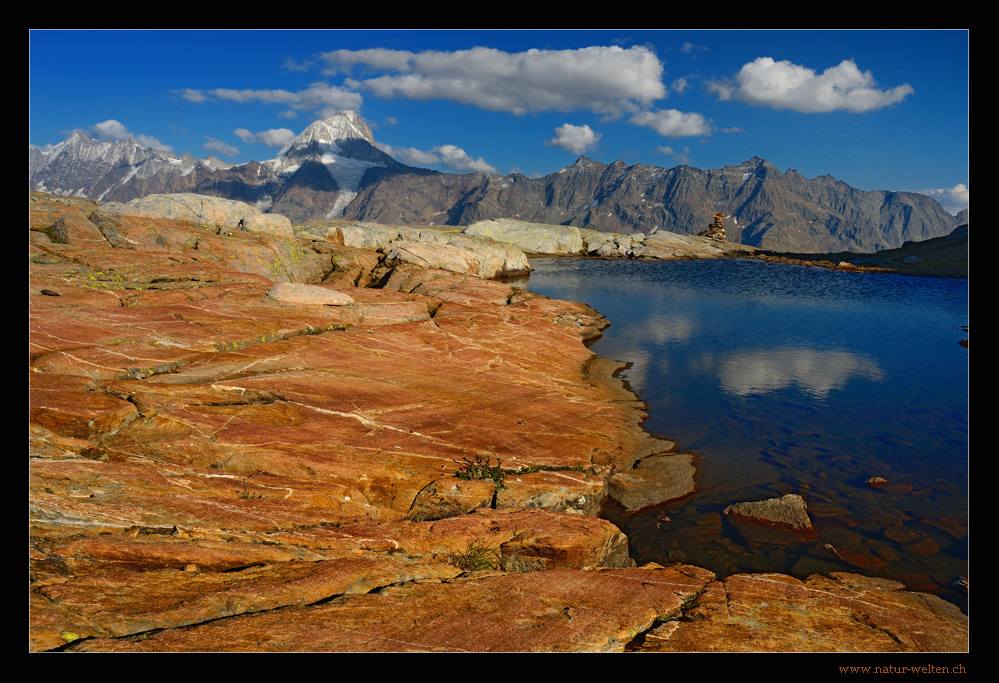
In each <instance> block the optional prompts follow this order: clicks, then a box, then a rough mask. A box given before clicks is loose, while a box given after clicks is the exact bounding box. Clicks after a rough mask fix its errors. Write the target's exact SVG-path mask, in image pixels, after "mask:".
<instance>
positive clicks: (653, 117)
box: [629, 109, 711, 138]
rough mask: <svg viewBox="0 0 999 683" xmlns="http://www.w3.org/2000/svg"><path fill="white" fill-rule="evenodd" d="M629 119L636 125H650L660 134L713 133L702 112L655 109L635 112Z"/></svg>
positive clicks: (687, 134)
mask: <svg viewBox="0 0 999 683" xmlns="http://www.w3.org/2000/svg"><path fill="white" fill-rule="evenodd" d="M629 121H630V122H631V123H634V124H635V125H636V126H648V127H649V128H651V129H652V130H654V131H656V132H657V133H659V134H660V135H664V136H666V137H670V138H682V137H688V136H691V135H711V124H710V123H709V122H708V120H707V119H706V118H704V116H703V115H702V114H698V113H696V112H686V113H685V112H682V111H677V110H676V109H653V110H652V111H641V112H638V113H637V114H634V115H633V116H632V117H631V118H630V119H629Z"/></svg>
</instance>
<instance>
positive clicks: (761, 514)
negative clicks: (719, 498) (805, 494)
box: [725, 493, 812, 530]
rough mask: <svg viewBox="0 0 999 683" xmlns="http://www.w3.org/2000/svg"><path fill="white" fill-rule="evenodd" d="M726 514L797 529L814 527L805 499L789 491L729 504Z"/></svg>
mask: <svg viewBox="0 0 999 683" xmlns="http://www.w3.org/2000/svg"><path fill="white" fill-rule="evenodd" d="M725 514H726V515H733V516H735V517H742V518H745V519H751V520H754V521H757V522H763V523H765V524H773V525H776V526H783V527H788V528H791V529H797V530H810V529H811V528H812V520H810V519H809V518H808V512H807V510H806V507H805V499H804V498H802V497H801V496H800V495H798V494H797V493H788V494H787V495H784V496H781V497H780V498H768V499H767V500H760V501H753V502H746V503H736V504H735V505H729V506H728V507H727V508H725Z"/></svg>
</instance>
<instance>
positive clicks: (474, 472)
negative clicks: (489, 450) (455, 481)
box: [454, 455, 507, 490]
mask: <svg viewBox="0 0 999 683" xmlns="http://www.w3.org/2000/svg"><path fill="white" fill-rule="evenodd" d="M455 462H457V461H455ZM464 463H465V464H464V465H463V466H462V468H461V469H460V470H458V471H457V472H455V473H454V476H456V477H458V478H459V479H463V480H465V481H470V480H472V479H489V480H491V481H492V482H493V483H494V484H496V488H497V489H499V490H502V489H505V488H506V484H504V483H503V479H504V478H505V477H506V475H507V471H506V470H504V469H503V467H502V465H503V463H502V462H501V461H500V459H499V458H496V467H493V466H491V465H490V464H489V458H488V457H486V458H484V457H482V456H481V455H476V456H475V457H474V459H472V460H469V459H468V458H465V459H464Z"/></svg>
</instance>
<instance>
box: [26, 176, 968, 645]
mask: <svg viewBox="0 0 999 683" xmlns="http://www.w3.org/2000/svg"><path fill="white" fill-rule="evenodd" d="M33 196H34V195H30V196H29V208H30V212H29V213H30V220H29V230H30V234H31V238H32V239H31V251H30V261H31V265H30V267H29V320H30V322H29V332H30V337H29V341H30V352H29V399H30V404H31V406H30V417H29V492H30V493H29V506H30V507H29V510H30V512H29V520H30V523H29V540H30V551H29V565H30V573H29V579H30V583H29V596H30V597H29V602H30V611H29V644H30V645H29V647H30V649H31V650H33V651H45V650H60V651H168V652H181V651H293V650H299V651H342V652H348V651H349V652H354V651H408V650H412V651H587V652H589V651H621V650H624V649H626V648H628V647H632V648H633V649H635V648H639V647H640V648H641V649H651V648H653V646H655V648H659V649H662V648H663V647H665V648H666V649H668V648H669V647H680V648H687V649H688V650H689V649H690V648H694V649H695V650H696V649H698V648H703V647H704V646H705V644H710V646H711V648H712V649H726V648H727V649H740V648H743V649H744V648H747V647H748V648H750V649H755V651H764V650H767V649H773V647H774V645H773V643H777V642H779V643H781V645H780V646H781V647H798V648H800V647H805V646H807V643H805V642H801V641H796V640H794V639H793V633H794V629H793V630H792V631H789V632H788V634H789V635H787V636H781V637H783V638H786V639H787V638H789V639H790V640H783V641H782V640H780V637H778V636H776V635H775V634H777V633H778V631H779V630H780V629H781V628H783V626H781V624H782V623H783V622H782V620H781V618H779V616H780V615H777V614H773V613H770V614H769V615H766V616H764V615H762V614H761V618H762V619H763V621H764V622H766V623H768V624H770V626H769V628H770V629H771V630H772V632H771V633H769V634H768V635H767V638H769V639H770V640H761V639H760V638H759V637H758V635H757V636H754V635H752V634H746V635H739V636H738V637H736V638H734V639H733V638H732V637H728V636H723V635H719V634H715V635H711V634H710V633H709V631H708V630H706V629H707V627H708V626H709V625H710V624H712V623H713V624H718V623H720V622H718V621H717V619H718V618H722V617H721V615H718V614H716V615H715V616H713V617H712V618H711V619H707V620H706V621H703V620H702V621H690V622H689V623H688V622H687V621H686V620H684V619H683V618H682V617H684V616H685V615H688V614H693V613H695V612H696V613H698V614H703V615H709V613H710V612H711V610H712V609H713V608H712V607H711V605H716V604H717V603H716V602H715V598H716V591H717V590H719V589H722V588H723V586H725V588H723V590H725V591H726V594H727V595H728V596H729V597H727V598H725V600H726V601H728V602H726V603H724V604H728V603H729V602H730V603H731V604H732V605H733V606H735V605H736V603H737V602H738V603H739V604H740V605H742V604H744V605H746V606H747V607H745V609H751V610H759V609H770V608H769V607H767V605H770V604H772V603H773V601H774V599H775V597H776V595H777V594H778V593H772V591H773V590H774V587H770V586H764V587H763V588H764V590H763V592H762V593H760V594H759V595H758V596H757V597H756V598H753V597H752V596H751V595H750V593H745V594H743V593H742V589H741V588H739V586H738V585H737V584H738V583H739V582H740V581H742V582H745V581H749V580H751V579H748V578H746V577H743V578H738V577H730V578H729V579H726V580H725V582H719V581H715V577H714V575H713V574H712V573H711V572H709V571H707V570H704V569H703V568H698V567H693V566H688V565H674V566H670V567H660V566H645V567H642V568H638V567H634V566H632V565H633V563H632V562H631V561H630V557H629V556H628V553H627V547H628V546H627V538H626V537H625V536H624V534H623V533H622V532H621V531H620V530H619V529H618V528H617V527H616V526H615V525H613V524H611V523H610V522H607V521H606V520H603V519H601V518H599V517H597V516H595V515H594V513H593V511H595V510H598V507H599V501H600V500H601V499H602V497H603V496H604V495H605V493H606V489H607V484H606V483H605V482H607V481H608V480H609V479H610V478H612V477H613V475H614V473H615V470H616V471H617V472H637V471H638V470H634V468H633V465H634V464H635V463H636V462H637V461H640V460H641V459H642V458H643V457H645V458H647V457H653V456H656V455H659V454H664V453H667V452H668V450H667V449H665V448H664V446H665V445H666V444H672V442H670V441H668V440H665V439H663V438H662V437H658V436H656V435H653V434H650V433H649V432H647V431H646V430H645V428H644V422H645V419H646V417H647V413H646V412H645V411H644V409H645V408H647V405H646V404H645V402H644V401H641V400H640V397H639V396H638V394H637V393H635V392H634V391H632V390H631V388H630V387H628V386H627V383H626V381H625V380H624V379H622V378H620V377H618V376H617V373H619V372H620V370H621V369H623V366H622V364H621V363H620V361H614V360H612V359H606V358H602V357H600V356H597V355H596V354H594V353H593V352H592V351H591V350H590V349H589V348H588V347H587V346H585V344H584V340H586V339H593V338H595V335H599V333H600V330H601V329H603V327H601V325H603V323H604V322H607V321H606V318H605V317H604V316H603V315H601V314H599V313H598V312H596V311H594V310H593V309H592V308H590V307H589V306H587V305H585V304H580V303H575V302H571V301H556V300H551V299H547V298H545V297H541V296H537V295H528V294H525V293H523V292H522V293H520V294H518V293H517V291H516V290H514V289H512V288H510V287H509V286H507V285H505V284H503V283H501V282H493V281H488V280H483V279H481V278H478V277H473V276H468V275H460V274H455V273H453V272H446V271H442V270H439V269H432V268H425V267H417V266H412V265H396V266H394V268H393V269H392V270H391V271H389V270H379V269H380V268H383V266H382V265H381V261H380V259H381V257H380V256H379V254H377V253H375V252H373V251H366V250H360V249H354V248H350V247H343V246H339V245H335V244H333V245H331V244H329V243H327V242H325V241H322V240H316V239H312V238H309V239H298V238H292V237H287V236H275V235H261V234H254V233H241V232H238V231H227V230H225V229H223V227H224V226H223V227H220V228H219V229H218V230H214V231H206V230H205V229H204V228H202V227H197V226H191V225H187V224H184V223H183V222H180V221H177V220H176V219H164V218H158V217H149V216H132V215H126V214H118V213H112V212H111V210H110V209H111V208H112V207H109V206H106V205H101V204H100V203H99V202H92V201H89V200H77V199H73V198H62V197H60V198H53V199H49V198H47V197H44V196H42V197H38V198H35V199H32V198H31V197H33ZM102 207H103V208H102ZM108 235H111V236H112V237H111V238H109V237H108ZM53 236H55V237H58V240H56V239H53ZM112 238H113V240H114V243H115V244H117V245H119V246H112V244H110V243H109V242H111V240H112ZM121 245H131V247H134V248H119V247H120V246H121ZM164 245H165V246H164ZM192 245H196V246H192ZM310 280H311V281H313V282H319V284H313V285H304V286H303V287H299V288H284V289H282V288H275V286H274V285H275V282H279V281H285V282H295V283H305V282H309V281H310ZM374 281H378V282H379V283H380V284H381V285H382V287H381V288H378V289H371V288H367V287H366V286H365V285H364V284H363V283H370V282H374ZM288 289H291V291H292V294H293V295H295V296H299V295H301V296H303V297H306V298H305V299H302V300H296V301H289V300H283V299H282V298H281V297H282V296H285V295H286V290H288ZM334 292H335V293H337V295H338V296H339V295H343V294H344V293H346V294H348V295H349V299H350V302H349V303H347V302H344V301H338V303H336V304H329V303H326V302H327V301H330V299H329V298H328V297H329V296H330V295H331V294H332V293H334ZM308 297H319V300H320V303H318V304H317V303H314V302H312V300H311V299H308ZM602 321H603V322H602ZM605 326H606V325H604V327H605ZM483 461H484V463H485V467H484V468H483V467H479V468H478V469H475V468H474V467H472V466H473V465H476V466H477V463H478V464H481V463H482V462H483ZM494 461H495V462H496V465H495V467H494V466H493V462H494ZM463 463H464V464H463ZM587 465H589V466H592V472H590V471H587V467H586V466H587ZM501 466H502V468H509V469H511V470H514V469H515V470H516V471H514V472H512V473H503V474H505V477H503V476H495V477H494V478H491V476H490V475H495V474H496V472H495V470H496V469H499V468H500V467H501ZM458 475H468V476H467V477H463V476H458ZM483 475H486V476H483ZM595 506H596V507H595ZM788 581H790V582H789V583H788ZM779 583H780V585H781V586H783V588H780V591H783V592H785V593H786V591H787V590H792V592H794V591H799V592H802V593H801V594H802V595H811V596H813V597H814V596H815V595H821V596H823V599H824V600H827V602H828V610H827V611H823V610H816V609H811V610H810V611H809V612H808V614H809V616H810V618H813V619H817V618H821V619H830V620H833V621H834V620H836V619H842V618H843V615H844V614H848V615H854V614H856V613H857V611H858V610H862V609H867V608H866V607H865V605H867V604H870V602H871V601H876V602H878V603H879V604H881V603H883V612H882V613H879V615H878V616H877V617H876V619H877V620H878V621H877V625H878V628H879V629H880V630H878V631H876V632H872V631H871V630H870V627H869V626H866V625H865V626H863V628H859V627H857V626H855V625H854V624H855V620H854V619H853V617H852V616H849V617H848V618H847V622H846V624H847V625H848V626H849V628H851V629H853V631H851V635H850V639H849V640H837V641H831V640H829V641H824V642H823V646H822V647H823V649H830V648H831V649H839V650H849V649H856V648H860V649H871V650H872V651H881V650H891V651H895V650H908V651H941V650H946V649H957V650H960V649H961V647H962V645H961V644H962V643H965V645H964V647H966V641H967V627H966V617H963V616H961V615H955V614H954V613H953V612H952V611H950V610H949V609H948V608H947V607H945V606H942V605H939V604H937V603H935V602H932V601H931V602H930V603H929V604H925V603H924V602H920V600H922V598H920V597H919V596H918V594H910V593H908V592H906V591H903V590H901V589H900V586H899V585H897V584H894V583H892V582H887V583H885V582H880V583H879V582H874V583H871V582H869V581H867V580H865V579H863V578H862V577H859V576H855V575H852V574H844V575H843V576H841V577H838V578H835V579H833V580H832V583H830V584H823V585H822V586H820V585H818V584H808V583H807V582H802V581H798V580H791V579H790V577H784V578H782V579H780V582H779ZM847 585H850V586H854V585H858V586H859V585H864V586H866V588H865V590H866V591H867V592H866V597H865V601H864V602H860V601H850V600H846V601H845V602H844V600H845V599H843V598H836V597H835V596H836V594H837V593H836V591H837V590H839V588H836V586H839V587H842V586H847ZM754 590H756V591H757V592H758V590H759V587H757V588H755V589H754ZM780 591H778V592H780ZM513 594H516V595H518V596H519V597H518V599H517V600H511V599H510V596H511V595H513ZM123 595H127V596H128V600H124V599H123V598H122V596H123ZM740 596H742V597H740ZM760 596H762V598H761V597H760ZM761 599H762V602H761ZM782 599H783V600H784V601H785V604H786V605H787V606H788V608H789V609H792V612H791V613H793V612H794V610H795V609H800V608H799V607H795V605H796V604H797V603H796V602H795V600H796V598H794V597H793V596H792V597H788V596H785V598H782ZM743 600H745V601H748V602H745V603H744V602H741V601H743ZM837 600H838V602H837ZM899 600H902V603H904V604H905V605H906V606H905V607H904V609H903V610H902V611H903V612H906V610H912V609H915V610H916V614H918V619H914V620H913V619H910V620H909V622H910V623H906V624H904V626H899V625H898V624H897V622H898V615H899V613H900V612H899V610H900V608H899V607H898V605H899V604H901V603H899ZM813 604H814V600H813ZM844 605H846V607H844ZM740 609H742V608H740ZM844 609H845V610H846V611H845V612H844ZM882 615H883V616H882ZM833 621H830V623H833ZM421 624H422V625H428V624H433V626H432V627H417V625H421ZM691 625H692V626H693V627H694V628H695V629H701V631H700V633H701V636H695V637H693V640H690V641H687V640H686V636H685V635H684V634H685V633H686V632H687V629H688V628H689V627H690V626H691ZM899 629H903V630H899ZM916 631H918V632H916ZM887 632H891V633H896V632H897V633H899V634H902V635H901V636H896V637H894V638H891V637H887V636H885V635H884V634H885V633H887ZM879 634H880V635H879ZM837 637H840V636H837ZM705 638H706V639H707V640H705ZM774 638H776V640H773V639H774ZM871 638H873V640H871ZM771 641H772V642H771Z"/></svg>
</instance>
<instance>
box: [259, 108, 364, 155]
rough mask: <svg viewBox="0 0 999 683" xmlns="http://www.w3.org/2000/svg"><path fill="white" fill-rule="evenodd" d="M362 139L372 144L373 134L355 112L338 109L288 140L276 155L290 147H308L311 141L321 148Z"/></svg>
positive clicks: (289, 149) (285, 152) (281, 153)
mask: <svg viewBox="0 0 999 683" xmlns="http://www.w3.org/2000/svg"><path fill="white" fill-rule="evenodd" d="M351 139H354V140H364V141H365V142H367V143H368V144H369V145H372V146H374V144H375V136H374V135H372V134H371V129H370V128H369V127H368V124H366V123H365V122H364V119H362V118H361V117H360V116H359V115H358V113H357V112H355V111H350V110H344V111H339V112H337V113H336V114H334V115H333V116H330V117H329V118H325V119H320V120H318V121H315V122H313V123H311V124H309V126H308V127H307V128H306V129H305V130H303V131H302V132H301V134H300V135H298V137H296V138H295V139H294V140H292V141H291V142H289V143H288V144H287V145H285V146H284V148H283V149H282V150H281V151H280V152H278V154H277V156H278V157H282V156H285V155H286V154H287V153H288V152H289V151H291V150H292V149H301V148H303V147H308V146H309V145H311V144H312V143H316V144H318V145H319V146H320V147H323V148H327V149H328V148H330V147H333V146H336V145H337V144H338V143H339V142H340V141H342V140H351Z"/></svg>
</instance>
